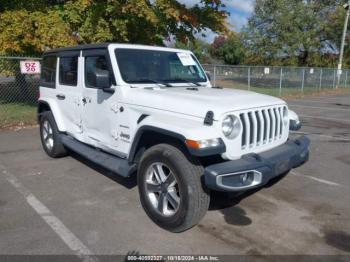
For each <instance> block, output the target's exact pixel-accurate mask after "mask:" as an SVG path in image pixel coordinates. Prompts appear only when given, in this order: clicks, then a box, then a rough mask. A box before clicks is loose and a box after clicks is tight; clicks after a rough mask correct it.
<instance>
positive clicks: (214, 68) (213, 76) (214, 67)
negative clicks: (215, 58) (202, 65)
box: [213, 65, 216, 86]
mask: <svg viewBox="0 0 350 262" xmlns="http://www.w3.org/2000/svg"><path fill="white" fill-rule="evenodd" d="M213 78H214V79H213V80H214V81H213V82H214V86H216V65H214V76H213Z"/></svg>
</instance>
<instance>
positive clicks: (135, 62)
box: [115, 48, 207, 86]
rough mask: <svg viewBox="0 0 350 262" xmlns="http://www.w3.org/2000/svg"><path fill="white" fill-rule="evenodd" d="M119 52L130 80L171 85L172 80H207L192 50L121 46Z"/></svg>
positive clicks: (138, 82)
mask: <svg viewBox="0 0 350 262" xmlns="http://www.w3.org/2000/svg"><path fill="white" fill-rule="evenodd" d="M115 55H116V58H117V61H118V66H119V70H120V73H121V75H122V78H123V80H124V81H125V82H126V83H130V84H132V83H134V84H140V83H158V84H162V83H168V86H170V85H169V83H198V82H206V81H207V78H206V76H205V73H204V72H203V70H202V69H201V67H200V66H199V63H198V61H197V59H196V58H195V57H194V56H193V55H191V54H189V53H184V52H179V53H176V52H168V51H156V50H142V49H124V48H121V49H116V50H115ZM165 85H166V84H164V86H165Z"/></svg>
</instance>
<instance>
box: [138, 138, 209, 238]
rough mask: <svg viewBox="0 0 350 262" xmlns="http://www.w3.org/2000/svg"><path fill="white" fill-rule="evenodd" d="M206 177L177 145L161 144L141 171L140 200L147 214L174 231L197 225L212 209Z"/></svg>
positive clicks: (147, 154) (144, 159) (143, 162)
mask: <svg viewBox="0 0 350 262" xmlns="http://www.w3.org/2000/svg"><path fill="white" fill-rule="evenodd" d="M202 174H203V167H202V166H201V165H200V164H199V163H198V162H197V161H196V160H195V159H188V158H186V156H185V155H184V154H183V153H182V152H181V150H179V149H178V148H176V147H174V146H171V145H167V144H160V145H156V146H153V147H151V148H150V149H148V150H147V151H146V152H145V153H144V154H143V156H142V158H141V162H140V166H139V169H138V187H139V192H140V201H141V203H142V206H143V208H144V209H145V211H146V213H147V215H148V216H149V217H150V218H151V219H152V220H153V221H154V222H155V223H156V224H158V225H159V226H160V227H162V228H164V229H166V230H169V231H172V232H181V231H184V230H186V229H189V228H191V227H193V226H194V225H196V224H197V223H198V222H199V221H200V219H201V218H202V217H203V216H204V215H205V213H206V211H207V210H208V206H209V192H208V191H207V190H205V189H204V188H203V186H202V183H201V177H202Z"/></svg>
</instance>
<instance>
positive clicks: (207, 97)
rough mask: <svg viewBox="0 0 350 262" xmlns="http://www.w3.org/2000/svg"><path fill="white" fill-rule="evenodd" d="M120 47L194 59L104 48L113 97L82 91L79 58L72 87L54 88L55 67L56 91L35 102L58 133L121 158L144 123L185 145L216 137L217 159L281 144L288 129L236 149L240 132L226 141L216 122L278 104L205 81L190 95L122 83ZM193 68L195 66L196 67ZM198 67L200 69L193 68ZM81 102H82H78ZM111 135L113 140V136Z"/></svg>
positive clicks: (182, 89) (178, 86) (176, 88)
mask: <svg viewBox="0 0 350 262" xmlns="http://www.w3.org/2000/svg"><path fill="white" fill-rule="evenodd" d="M123 48H127V49H136V50H153V51H159V52H164V51H167V52H173V53H174V54H181V56H182V57H183V58H187V59H188V60H191V61H187V62H184V63H186V64H187V63H191V64H192V63H194V62H196V60H195V59H192V57H194V54H193V53H192V52H191V51H189V50H181V49H174V48H165V47H155V46H144V45H130V44H110V45H108V47H107V50H108V54H109V56H110V59H111V64H112V69H113V73H114V76H115V80H116V83H117V85H115V86H114V85H113V86H112V88H113V89H115V90H116V91H115V92H114V94H110V93H105V92H104V91H103V90H101V89H94V88H87V87H86V85H85V81H84V75H85V74H84V73H85V72H84V57H82V54H81V53H80V56H79V60H78V61H79V62H78V84H77V87H74V88H72V87H68V86H63V85H61V84H60V83H59V72H58V71H59V66H58V65H57V69H58V70H57V72H56V83H55V84H56V89H52V88H42V87H40V101H45V102H47V103H48V104H49V105H50V107H51V109H52V111H53V114H54V117H55V120H56V123H57V125H58V127H59V130H60V131H64V132H67V133H68V134H69V135H71V136H73V137H74V138H75V139H77V140H79V141H81V142H83V143H86V144H89V145H92V146H94V147H96V148H100V149H103V150H105V151H107V152H110V153H111V154H115V153H116V154H117V155H118V154H123V155H126V156H128V155H129V153H130V148H131V145H132V143H133V140H134V138H135V135H136V133H137V131H138V130H139V128H141V127H142V126H143V125H146V124H147V125H148V126H153V127H158V128H162V129H164V130H168V131H171V132H175V133H177V134H179V135H182V136H183V137H185V138H186V139H191V140H204V139H214V138H219V137H220V138H222V139H223V141H224V142H225V145H226V152H225V154H224V155H223V157H224V158H225V159H237V158H240V157H241V156H242V155H243V154H247V153H250V152H254V153H260V152H263V151H266V150H270V149H273V148H275V147H277V146H279V145H281V144H283V143H285V141H286V140H287V138H288V134H289V128H288V125H284V126H283V127H284V130H283V132H282V133H283V134H282V136H281V137H279V138H278V139H274V140H272V141H271V142H269V143H266V144H264V145H259V147H257V148H253V147H249V148H247V149H242V147H241V138H242V132H240V134H239V135H238V136H237V137H236V138H235V139H227V138H226V137H225V136H224V135H223V133H222V120H223V119H224V118H225V117H226V116H227V115H228V114H230V115H235V116H237V117H239V114H240V113H242V112H247V111H253V110H261V109H263V108H265V109H268V108H272V107H283V106H285V105H286V103H285V102H284V101H283V100H281V99H279V98H276V97H272V96H267V95H262V94H258V93H254V92H249V91H246V90H237V89H228V88H224V89H222V90H218V89H214V88H211V84H210V82H209V81H208V80H207V81H203V82H200V84H201V86H200V87H198V90H196V91H190V90H188V87H193V86H194V84H193V83H188V82H185V83H177V82H174V83H171V84H172V85H173V87H172V88H166V87H162V88H160V87H159V86H158V85H155V84H150V83H135V84H132V85H130V84H129V83H127V82H125V81H124V80H123V77H122V76H121V72H120V70H119V65H118V62H117V60H116V56H115V50H118V49H123ZM58 62H59V59H58V61H57V63H58ZM195 64H196V66H197V63H195ZM198 68H200V69H203V68H202V67H201V66H200V65H199V64H198ZM203 72H204V71H203ZM58 94H63V95H65V96H66V99H65V100H58V99H57V98H56V95H58ZM83 98H85V99H84V100H86V101H88V102H86V103H84V102H82V101H83ZM112 106H113V107H115V108H118V110H111V107H112ZM121 108H123V113H122V112H120V111H119V109H121ZM116 111H117V112H116ZM208 111H212V112H213V113H214V120H215V121H214V123H213V125H211V126H206V125H203V120H204V117H205V115H206V114H207V112H208ZM72 112H73V113H72ZM143 114H145V115H148V116H149V117H147V118H146V119H144V120H143V121H142V122H141V123H140V124H138V123H137V119H139V118H140V116H141V115H143ZM291 114H292V112H291ZM277 118H278V117H277ZM273 119H274V118H273ZM273 121H275V120H273ZM276 122H277V121H276ZM62 128H63V129H62ZM121 133H123V134H126V135H127V136H128V137H129V139H127V140H125V139H120V137H119V136H120V134H121ZM113 134H118V135H117V137H116V136H113Z"/></svg>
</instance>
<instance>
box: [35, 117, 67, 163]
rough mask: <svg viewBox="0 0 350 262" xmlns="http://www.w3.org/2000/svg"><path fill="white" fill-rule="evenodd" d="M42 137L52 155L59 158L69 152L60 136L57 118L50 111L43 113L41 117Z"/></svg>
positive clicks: (45, 146)
mask: <svg viewBox="0 0 350 262" xmlns="http://www.w3.org/2000/svg"><path fill="white" fill-rule="evenodd" d="M40 138H41V144H42V146H43V148H44V150H45V152H46V153H47V154H48V155H49V156H50V157H53V158H57V157H63V156H66V155H67V154H68V153H67V150H66V149H65V147H64V146H63V144H62V142H61V140H60V138H59V131H58V128H57V125H56V122H55V118H54V117H53V114H52V113H51V112H50V111H47V112H44V113H42V115H41V117H40Z"/></svg>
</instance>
